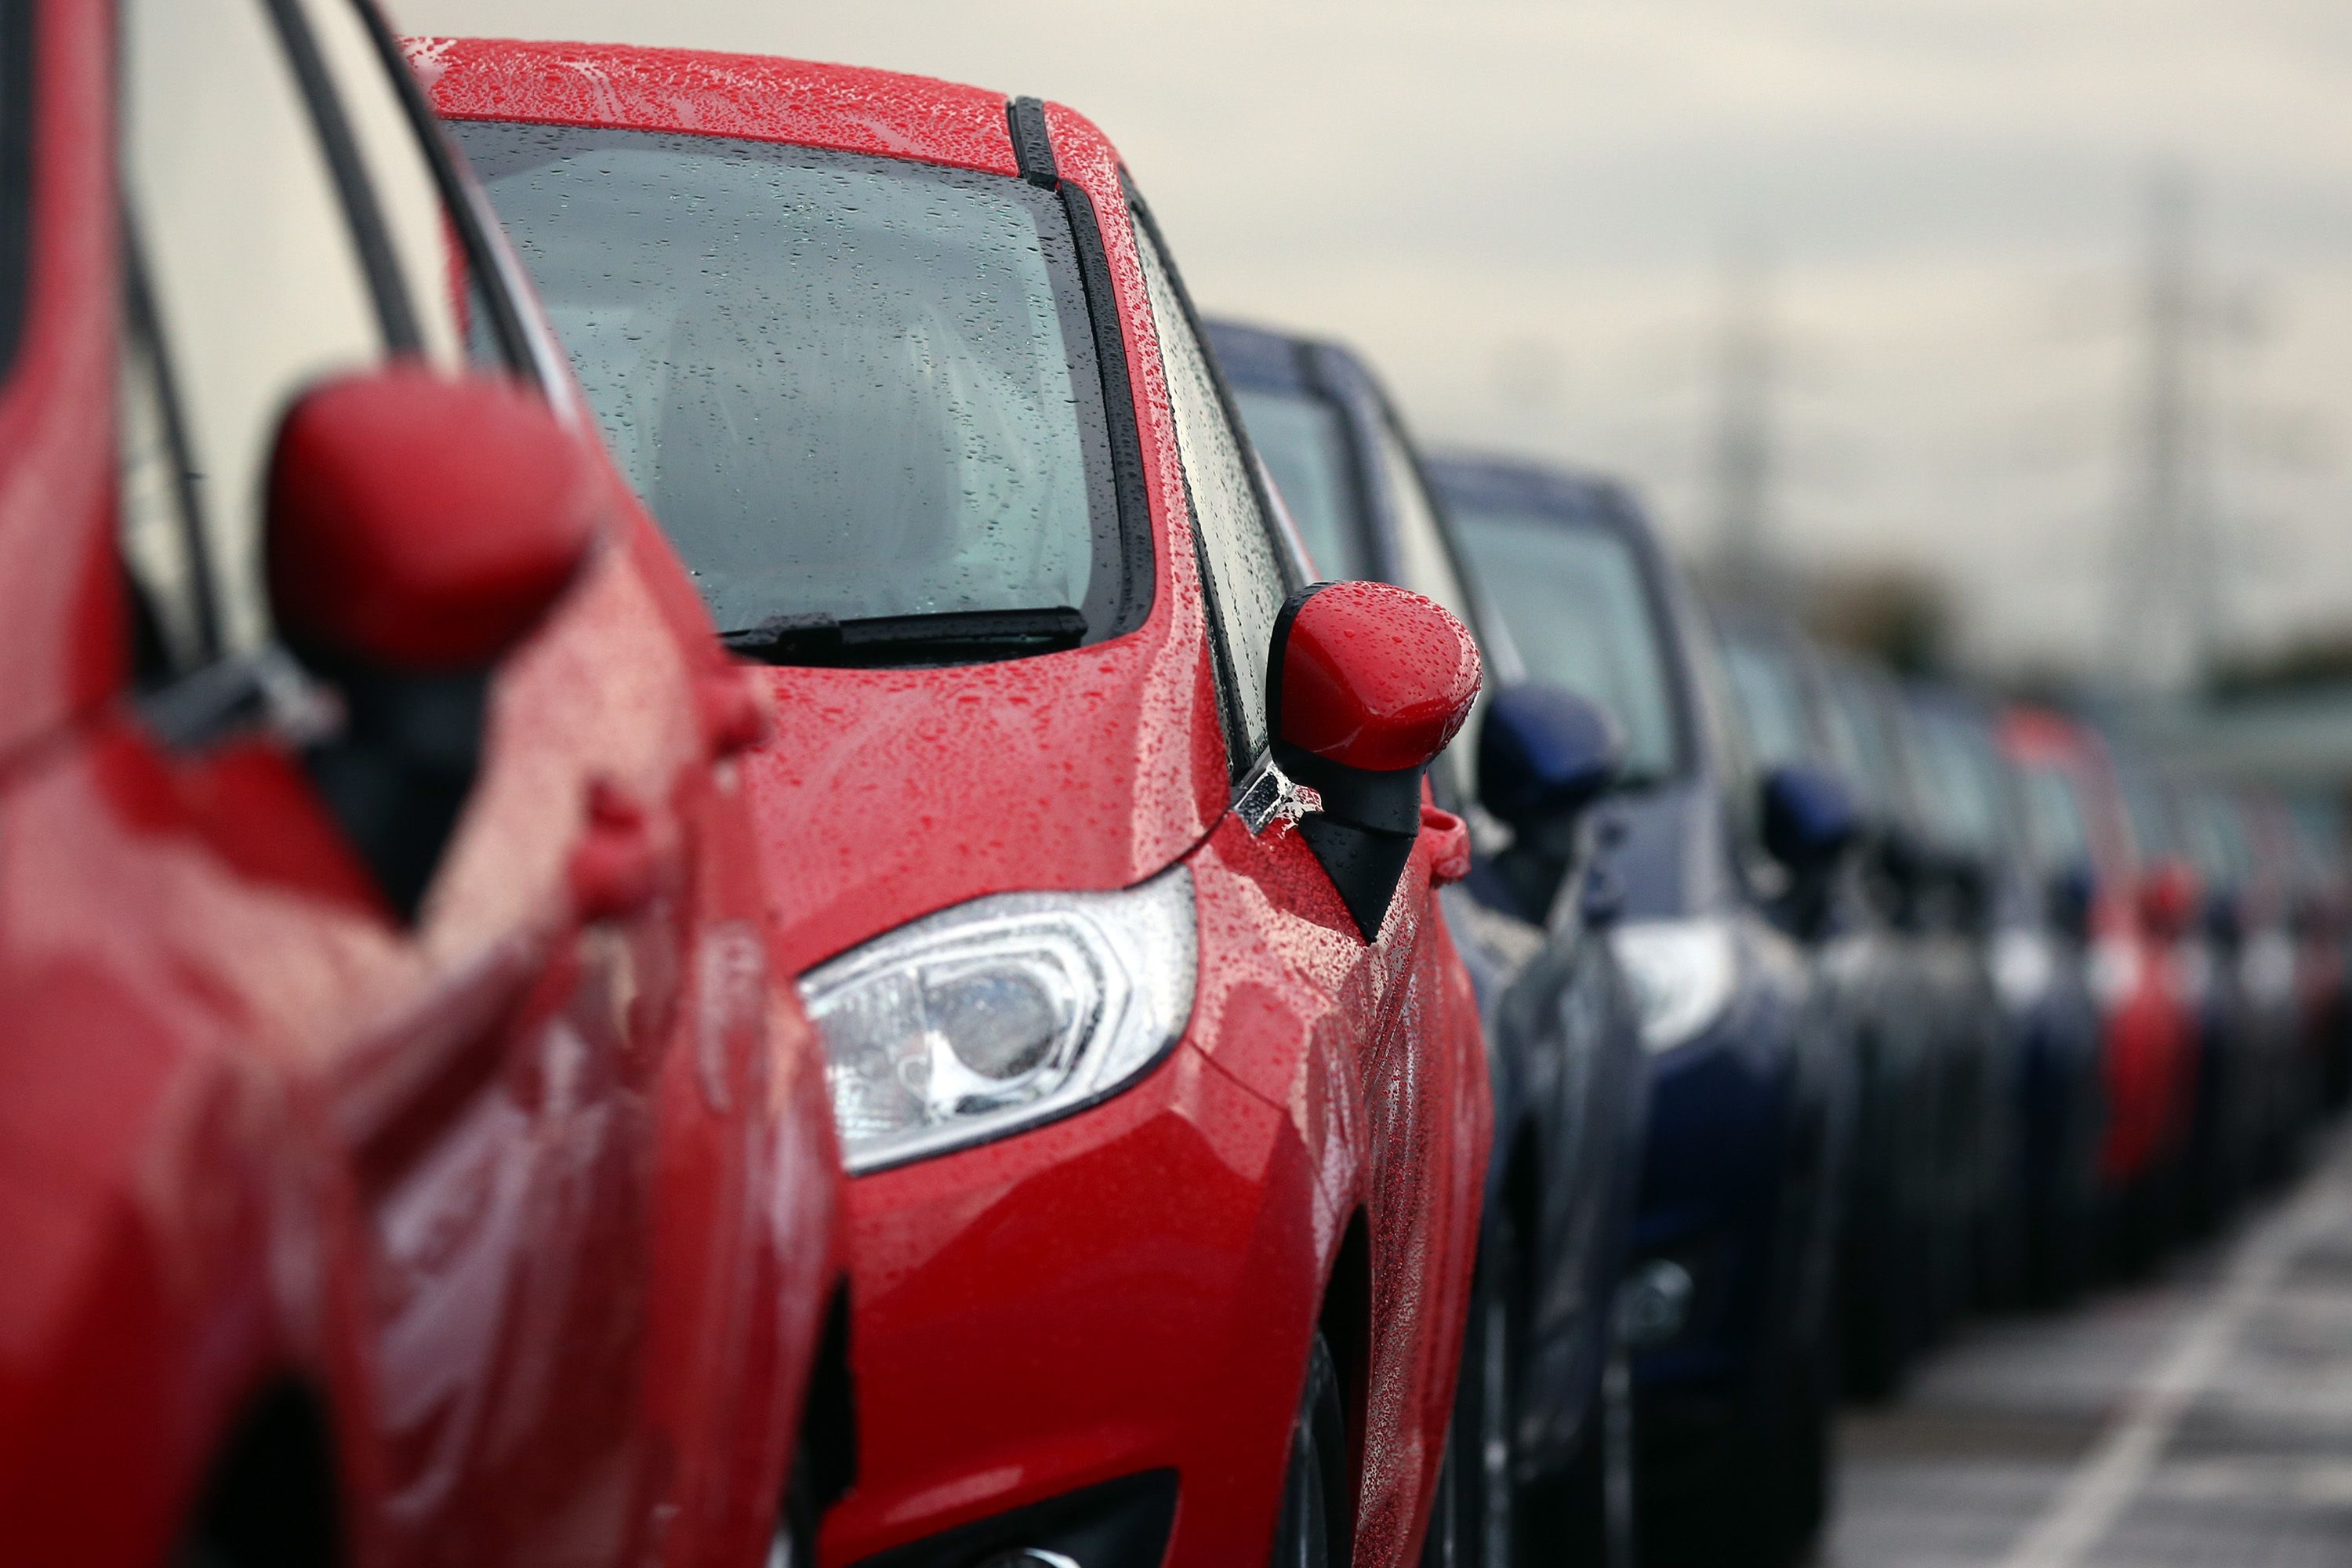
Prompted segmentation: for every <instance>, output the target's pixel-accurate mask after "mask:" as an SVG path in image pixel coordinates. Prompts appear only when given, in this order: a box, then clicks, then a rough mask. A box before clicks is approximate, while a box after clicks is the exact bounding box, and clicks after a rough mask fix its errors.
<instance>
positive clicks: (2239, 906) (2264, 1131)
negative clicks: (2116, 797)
mask: <svg viewBox="0 0 2352 1568" xmlns="http://www.w3.org/2000/svg"><path fill="white" fill-rule="evenodd" d="M2184 793H2185V794H2188V795H2192V796H2193V797H2194V800H2195V803H2196V805H2200V806H2201V807H2202V808H2203V809H2204V810H2205V811H2206V812H2207V813H2209V814H2210V822H2211V827H2212V831H2213V834H2214V836H2215V837H2216V839H2217V840H2218V843H2219V846H2220V848H2221V865H2222V866H2223V867H2224V868H2226V869H2224V870H2223V872H2222V880H2221V881H2220V882H2219V883H2217V887H2219V888H2221V889H2225V890H2226V897H2227V899H2228V910H2227V915H2226V920H2227V923H2228V925H2229V928H2230V931H2231V938H2232V940H2231V943H2230V948H2231V952H2233V954H2234V967H2235V978H2236V980H2237V984H2238V991H2239V994H2240V996H2241V997H2242V1005H2243V1008H2244V1016H2243V1026H2244V1034H2243V1036H2242V1041H2241V1044H2242V1048H2243V1049H2244V1050H2245V1051H2246V1052H2247V1053H2248V1058H2247V1071H2248V1074H2249V1081H2248V1086H2247V1087H2248V1092H2249V1098H2250V1100H2251V1104H2250V1105H2249V1106H2248V1108H2247V1113H2246V1114H2247V1118H2248V1121H2249V1123H2250V1125H2249V1128H2248V1133H2249V1136H2250V1149H2249V1152H2250V1158H2249V1161H2248V1165H2247V1168H2248V1170H2249V1172H2250V1173H2251V1174H2252V1177H2253V1178H2254V1180H2256V1181H2257V1182H2263V1183H2274V1182H2276V1181H2278V1180H2280V1179H2282V1178H2284V1177H2285V1176H2287V1175H2288V1174H2290V1173H2293V1172H2294V1170H2295V1169H2297V1167H2298V1164H2299V1155H2300V1148H2301V1143H2302V1138H2303V1132H2304V1129H2305V1123H2306V1121H2307V1118H2308V1115H2309V1108H2310V1104H2311V1101H2312V1100H2313V1099H2314V1098H2315V1096H2314V1085H2313V1082H2312V1077H2311V1074H2310V1073H2309V1071H2308V1062H2307V1058H2306V1057H2305V1050H2304V1028H2305V1017H2304V998H2303V994H2302V992H2301V990H2300V988H2299V986H2298V984H2297V971H2298V965H2297V956H2298V955H2297V952H2296V944H2295V933H2294V903H2295V889H2294V880H2295V866H2294V850H2293V848H2292V847H2291V846H2290V845H2288V844H2286V843H2284V842H2283V841H2282V839H2281V837H2280V836H2279V835H2277V834H2276V833H2275V832H2274V831H2273V825H2272V823H2271V822H2270V820H2269V805H2268V803H2267V801H2266V798H2265V796H2264V795H2263V793H2262V792H2261V791H2260V790H2258V789H2255V788H2252V787H2250V786H2240V785H2229V784H2202V785H2194V784H2192V785H2189V786H2187V788H2186V790H2185V791H2184Z"/></svg>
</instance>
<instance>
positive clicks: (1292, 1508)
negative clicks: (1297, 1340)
mask: <svg viewBox="0 0 2352 1568" xmlns="http://www.w3.org/2000/svg"><path fill="white" fill-rule="evenodd" d="M1350 1513H1351V1509H1350V1500H1349V1486H1348V1416H1347V1411H1346V1409H1345V1408H1344V1407H1343V1405H1341V1403H1340V1397H1339V1366H1338V1363H1336V1362H1334V1361H1333V1360H1332V1358H1331V1345H1330V1342H1329V1341H1328V1340H1326V1339H1325V1338H1324V1337H1323V1331H1322V1330H1320V1329H1318V1330H1316V1331H1315V1338H1314V1341H1313V1342H1312V1343H1310V1344H1309V1345H1308V1346H1307V1379H1306V1382H1305V1384H1304V1385H1303V1386H1302V1387H1301V1388H1300V1390H1299V1394H1298V1414H1297V1416H1295V1417H1294V1418H1293V1419H1292V1421H1291V1425H1290V1461H1289V1464H1288V1466H1287V1467H1286V1468H1285V1470H1284V1473H1283V1478H1282V1512H1281V1513H1280V1515H1279V1516H1278V1517H1277V1518H1276V1521H1275V1527H1274V1551H1273V1552H1272V1553H1271V1555H1270V1557H1269V1558H1268V1563H1269V1568H1339V1565H1344V1564H1345V1563H1348V1561H1349V1557H1350V1554H1351V1550H1352V1543H1351V1542H1350V1541H1349V1517H1350Z"/></svg>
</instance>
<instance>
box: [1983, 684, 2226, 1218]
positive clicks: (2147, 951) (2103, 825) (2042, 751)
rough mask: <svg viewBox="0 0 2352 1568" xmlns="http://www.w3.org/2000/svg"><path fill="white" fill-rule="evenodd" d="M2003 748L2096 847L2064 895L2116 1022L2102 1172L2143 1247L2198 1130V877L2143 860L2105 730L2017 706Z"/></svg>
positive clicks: (2109, 1036)
mask: <svg viewBox="0 0 2352 1568" xmlns="http://www.w3.org/2000/svg"><path fill="white" fill-rule="evenodd" d="M2001 745H2002V749H2003V750H2004V751H2005V752H2007V753H2008V755H2009V757H2010V760H2011V762H2012V763H2015V764H2016V765H2017V767H2018V769H2019V770H2020V772H2021V773H2022V775H2023V786H2022V787H2024V788H2026V789H2028V790H2034V791H2050V790H2053V789H2054V790H2060V791H2063V795H2064V797H2065V799H2066V801H2067V802H2068V805H2067V806H2066V807H2065V809H2067V810H2068V811H2069V812H2070V813H2071V814H2072V815H2074V816H2076V817H2078V818H2079V819H2080V821H2081V822H2082V824H2083V826H2084V839H2085V841H2086V842H2087V844H2088V845H2089V847H2090V861H2089V864H2087V865H2084V866H2083V867H2080V868H2075V869H2074V871H2073V872H2071V873H2065V874H2063V881H2062V887H2061V889H2059V892H2060V896H2061V898H2062V900H2067V901H2071V902H2072V903H2073V904H2074V910H2072V911H2071V913H2070V914H2069V915H2068V918H2069V919H2070V920H2071V921H2074V923H2076V924H2078V925H2079V926H2080V927H2081V929H2082V930H2083V931H2084V937H2085V939H2086V940H2087V941H2088V942H2089V944H2090V946H2089V952H2090V982H2091V991H2092V994H2093V995H2094V997H2095V999H2096V1000H2097V1002H2098V1004H2099V1009H2100V1013H2101V1015H2102V1017H2103V1020H2104V1023H2103V1034H2104V1038H2103V1042H2102V1047H2101V1058H2102V1067H2103V1072H2102V1076H2103V1078H2104V1079H2105V1089H2106V1131H2105V1137H2104V1140H2103V1142H2102V1144H2101V1147H2100V1155H2099V1173H2100V1179H2101V1183H2102V1185H2103V1187H2104V1189H2105V1197H2106V1199H2107V1200H2108V1202H2109V1204H2110V1205H2111V1208H2112V1209H2113V1211H2114V1213H2115V1215H2116V1219H2117V1220H2118V1222H2119V1223H2120V1224H2121V1225H2122V1226H2124V1228H2125V1231H2126V1239H2128V1240H2132V1241H2134V1242H2135V1243H2137V1241H2139V1240H2141V1239H2143V1233H2146V1232H2147V1231H2148V1230H2149V1229H2150V1227H2152V1226H2157V1225H2158V1224H2159V1223H2160V1222H2159V1218H2158V1215H2155V1214H2154V1213H2152V1212H2151V1205H2161V1204H2162V1203H2163V1202H2165V1201H2166V1195H2165V1194H2162V1193H2160V1192H2159V1191H2158V1190H2157V1188H2158V1184H2160V1183H2161V1182H2162V1180H2163V1179H2164V1178H2165V1177H2166V1175H2167V1173H2168V1171H2167V1167H2168V1163H2169V1162H2171V1161H2173V1160H2175V1159H2177V1158H2178V1156H2179V1154H2180V1152H2181V1146H2182V1143H2183V1141H2184V1139H2185V1137H2186V1133H2187V1129H2186V1126H2185V1125H2184V1118H2185V1112H2184V1105H2185V1103H2186V1102H2187V1100H2188V1098H2189V1093H2190V1092H2191V1086H2193V1084H2194V1081H2195V1079H2194V1074H2195V1071H2196V1057H2195V1053H2196V1049H2197V1029H2198V1024H2197V1007H2198V1005H2199V1004H2198V1002H2197V998H2196V996H2195V994H2194V991H2195V987H2196V984H2197V979H2196V976H2195V975H2194V974H2193V973H2189V966H2187V965H2185V964H2184V963H2182V962H2181V957H2180V953H2179V944H2180V942H2181V941H2182V939H2183V938H2184V937H2185V936H2187V935H2188V934H2189V928H2190V926H2191V925H2192V924H2193V920H2194V911H2195V905H2196V902H2197V895H2196V889H2195V886H2194V882H2193V879H2191V878H2190V875H2189V872H2188V870H2187V868H2185V867H2183V866H2180V865H2178V864H2174V863H2170V862H2168V863H2165V864H2163V865H2161V866H2151V865H2148V864H2147V863H2145V862H2144V861H2143V858H2142V856H2141V853H2140V849H2139V847H2138V846H2137V841H2136V840H2135V837H2134V835H2133V832H2132V826H2131V822H2130V818H2129V814H2128V812H2127V810H2126V805H2125V801H2124V799H2123V794H2122V787H2121V785H2120V784H2119V782H2118V781H2117V778H2116V770H2115V765H2114V763H2113V762H2112V761H2111V759H2110V758H2109V756H2108V754H2107V750H2106V746H2105V742H2103V741H2101V740H2100V739H2099V737H2098V736H2097V734H2096V733H2095V732H2094V731H2090V730H2088V729H2086V728H2084V726H2082V725H2080V724H2077V723H2075V722H2074V721H2073V720H2070V719H2067V718H2064V717H2062V716H2061V715H2059V714H2056V713H2053V712H2050V711H2047V710H2039V709H2016V710H2011V711H2010V712H2009V713H2008V714H2007V715H2006V716H2005V718H2004V720H2003V721H2002V725H2001ZM2068 883H2071V886H2068V885H2065V884H2068Z"/></svg>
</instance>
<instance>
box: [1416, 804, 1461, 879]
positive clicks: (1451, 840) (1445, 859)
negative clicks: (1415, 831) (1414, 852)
mask: <svg viewBox="0 0 2352 1568" xmlns="http://www.w3.org/2000/svg"><path fill="white" fill-rule="evenodd" d="M1421 830H1422V832H1423V833H1424V834H1426V835H1429V836H1430V846H1429V850H1430V853H1429V875H1430V879H1431V880H1432V881H1433V882H1436V883H1437V884H1438V885H1440V886H1441V887H1442V886H1444V884H1445V883H1448V882H1458V881H1460V880H1461V879H1463V878H1465V877H1466V876H1468V875H1469V874H1470V825H1469V824H1468V823H1466V822H1465V821H1463V820H1462V819H1461V818H1460V817H1458V816H1454V814H1453V813H1452V812H1450V811H1446V810H1444V809H1443V808H1442V807H1439V806H1434V805H1429V804H1428V803H1427V802H1425V801H1424V802H1423V804H1422V807H1421Z"/></svg>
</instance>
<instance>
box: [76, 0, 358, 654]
mask: <svg viewBox="0 0 2352 1568" xmlns="http://www.w3.org/2000/svg"><path fill="white" fill-rule="evenodd" d="M123 49H124V57H125V58H124V71H123V76H122V104H123V116H124V124H123V134H122V143H121V150H122V160H123V171H122V173H123V184H124V190H125V196H126V202H127V205H128V206H129V209H130V216H131V223H132V226H133V227H134V230H135V232H136V233H137V234H138V235H139V237H140V239H141V241H142V243H143V245H144V247H145V253H146V255H147V257H148V258H149V272H150V282H151V285H152V300H153V304H154V322H155V328H156V332H155V336H156V341H157V342H158V343H159V344H160V346H161V348H162V351H163V354H164V356H165V358H166V359H168V361H169V363H171V365H172V367H173V370H174V371H175V372H176V373H177V374H176V385H177V390H178V393H179V397H180V404H179V414H180V416H181V421H182V427H183V429H184V432H185V437H186V457H187V470H186V477H187V484H186V487H185V493H186V495H187V496H188V497H189V498H190V503H191V504H192V505H193V506H194V509H195V510H196V513H197V516H198V521H200V523H201V524H202V530H203V536H204V540H205V555H206V557H207V558H208V565H209V567H210V574H211V578H212V581H213V582H214V584H215V590H216V595H217V598H218V604H219V610H220V620H221V637H222V639H223V642H224V644H225V647H226V649H227V650H229V651H238V650H245V649H251V648H254V647H258V646H259V645H260V644H261V643H262V642H263V641H264V640H265V639H266V638H267V637H268V630H269V617H268V606H267V604H266V602H265V598H264V595H263V593H262V584H261V563H260V538H261V531H260V522H261V515H262V487H263V483H264V481H265V478H266V474H267V468H268V459H269V455H270V451H271V449H272V447H273V446H274V445H275V442H276V438H277V432H278V420H279V418H280V417H281V416H283V414H284V413H285V409H286V405H287V404H288V403H289V401H290V400H291V399H292V398H293V397H294V395H296V394H297V393H298V392H299V391H300V390H301V389H302V388H303V387H304V386H306V385H308V384H310V383H312V382H315V381H317V380H319V379H320V377H322V376H326V375H331V374H334V373H336V372H338V371H347V370H350V369H352V368H354V367H355V366H359V365H363V364H366V363H370V362H372V361H374V360H376V359H378V358H380V357H381V356H382V354H383V351H384V347H385V343H384V337H383V318H382V316H381V314H380V312H379V302H378V300H376V298H375V297H374V296H373V293H372V292H371V290H370V289H369V286H368V281H367V278H366V274H365V271H364V269H363V267H362V262H361V258H360V257H359V255H358V254H357V251H356V248H355V246H354V242H353V239H352V229H351V226H350V225H349V223H348V222H347V221H346V220H345V217H344V213H343V208H342V206H341V201H340V199H339V196H338V194H337V189H336V184H335V180H334V175H333V172H332V170H331V167H330V165H329V164H328V162H327V159H326V156H325V154H324V153H323V152H322V151H321V149H320V142H319V139H318V137H317V135H316V133H315V132H314V130H313V125H312V121H311V117H310V109H309V106H308V104H307V102H306V101H305V100H304V98H303V95H302V91H301V89H300V86H299V83H298V82H297V80H296V79H295V77H294V74H293V69H292V67H291V65H290V64H289V58H288V54H287V50H286V49H285V47H283V45H282V44H281V42H280V39H279V37H278V36H277V32H276V29H275V28H274V27H273V26H271V24H270V21H269V19H268V16H267V15H266V14H265V12H264V10H263V8H262V5H260V3H259V0H131V3H130V4H129V5H126V6H125V7H124V11H123ZM194 60H204V61H206V62H207V66H206V68H205V69H202V70H197V69H193V68H191V67H190V63H189V62H191V61H194ZM224 83H234V84H235V90H233V91H232V90H226V89H224V85H223V84H224ZM232 172H233V173H232Z"/></svg>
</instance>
